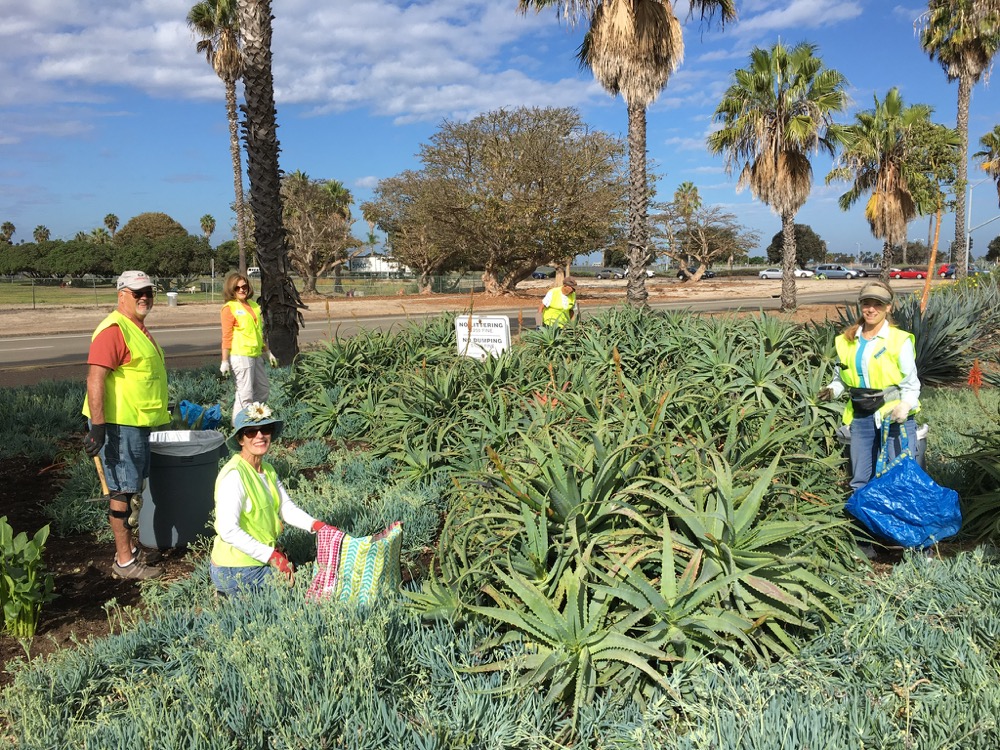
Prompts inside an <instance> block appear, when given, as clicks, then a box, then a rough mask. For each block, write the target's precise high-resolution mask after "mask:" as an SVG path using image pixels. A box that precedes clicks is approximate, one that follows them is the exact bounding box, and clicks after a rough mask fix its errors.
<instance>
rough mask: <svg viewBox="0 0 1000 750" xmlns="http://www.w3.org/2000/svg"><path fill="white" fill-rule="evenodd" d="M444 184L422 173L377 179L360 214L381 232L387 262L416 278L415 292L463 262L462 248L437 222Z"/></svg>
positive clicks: (465, 254) (430, 287)
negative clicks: (385, 241) (388, 257)
mask: <svg viewBox="0 0 1000 750" xmlns="http://www.w3.org/2000/svg"><path fill="white" fill-rule="evenodd" d="M448 195H449V189H448V185H447V184H446V183H444V182H443V181H441V180H438V179H432V178H430V177H428V176H427V175H426V174H424V173H423V172H414V171H409V170H408V171H406V172H403V173H401V174H398V175H396V176H395V177H389V178H387V179H384V180H379V183H378V185H377V186H376V187H375V194H374V196H373V197H372V200H370V201H367V202H365V203H363V204H361V213H362V214H363V215H364V217H365V219H366V220H367V221H369V222H371V224H372V225H373V226H378V228H379V229H381V230H382V231H383V232H385V233H386V237H387V238H388V244H389V248H390V251H391V253H392V258H393V260H395V261H396V262H398V263H401V264H403V265H405V266H406V267H407V268H409V269H410V270H412V271H413V273H415V274H416V276H417V286H418V287H419V289H420V293H421V294H430V293H431V292H432V291H433V282H434V277H435V276H440V275H442V274H445V273H448V272H451V271H456V270H460V269H462V268H464V267H466V266H467V264H468V248H466V247H464V246H462V245H460V244H459V243H457V242H455V241H453V237H451V236H449V233H448V232H447V231H446V230H447V224H446V223H445V222H443V221H442V220H441V216H442V213H443V212H447V211H448V203H447V200H446V198H447V196H448Z"/></svg>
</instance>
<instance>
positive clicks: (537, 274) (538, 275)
mask: <svg viewBox="0 0 1000 750" xmlns="http://www.w3.org/2000/svg"><path fill="white" fill-rule="evenodd" d="M553 276H555V271H553V272H551V273H547V272H546V271H543V270H541V269H540V268H536V269H535V270H534V271H533V272H532V274H531V278H533V279H551V278H552V277H553Z"/></svg>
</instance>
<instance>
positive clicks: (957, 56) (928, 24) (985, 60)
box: [917, 0, 1000, 278]
mask: <svg viewBox="0 0 1000 750" xmlns="http://www.w3.org/2000/svg"><path fill="white" fill-rule="evenodd" d="M917 23H918V24H920V25H922V29H921V32H920V44H921V46H922V47H923V48H924V49H925V50H926V51H927V53H928V54H929V55H930V57H931V59H932V60H935V59H936V60H937V61H938V62H939V63H940V64H941V67H942V68H943V69H944V72H945V75H947V76H948V80H949V81H954V80H956V79H957V80H958V117H957V127H958V133H959V137H960V138H961V146H960V152H961V153H960V160H959V164H958V191H957V194H956V196H955V197H956V202H955V246H956V247H959V248H965V247H966V238H965V221H966V219H965V212H966V205H965V200H966V194H965V187H966V184H967V181H968V161H969V102H970V100H971V98H972V87H973V86H974V85H975V84H977V83H978V82H979V79H980V78H981V77H982V75H983V73H984V72H985V71H986V70H988V69H989V67H990V63H991V62H992V60H993V57H994V56H995V55H996V53H997V49H1000V3H997V2H996V0H929V2H928V4H927V12H926V13H924V14H922V15H921V16H920V18H918V19H917ZM968 263H969V257H968V253H963V254H962V260H961V262H960V263H959V264H958V266H959V267H958V273H957V274H956V276H958V277H959V278H961V277H964V276H965V275H966V274H967V273H968V270H969V269H968Z"/></svg>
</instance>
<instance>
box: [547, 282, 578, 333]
mask: <svg viewBox="0 0 1000 750" xmlns="http://www.w3.org/2000/svg"><path fill="white" fill-rule="evenodd" d="M575 306H576V292H570V293H569V294H568V295H566V294H563V293H562V287H556V288H554V289H553V290H552V299H551V300H550V301H549V305H548V307H546V308H545V309H544V310H543V311H542V324H543V325H547V326H550V325H553V324H555V325H557V326H559V327H560V328H562V327H563V326H564V325H566V324H567V323H569V318H570V313H571V312H573V308H574V307H575Z"/></svg>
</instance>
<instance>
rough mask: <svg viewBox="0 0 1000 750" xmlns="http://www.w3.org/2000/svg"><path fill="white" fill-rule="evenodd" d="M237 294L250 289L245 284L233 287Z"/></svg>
mask: <svg viewBox="0 0 1000 750" xmlns="http://www.w3.org/2000/svg"><path fill="white" fill-rule="evenodd" d="M234 288H235V289H236V291H237V292H249V291H250V287H249V286H248V285H247V284H237V285H236V286H235V287H234Z"/></svg>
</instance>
